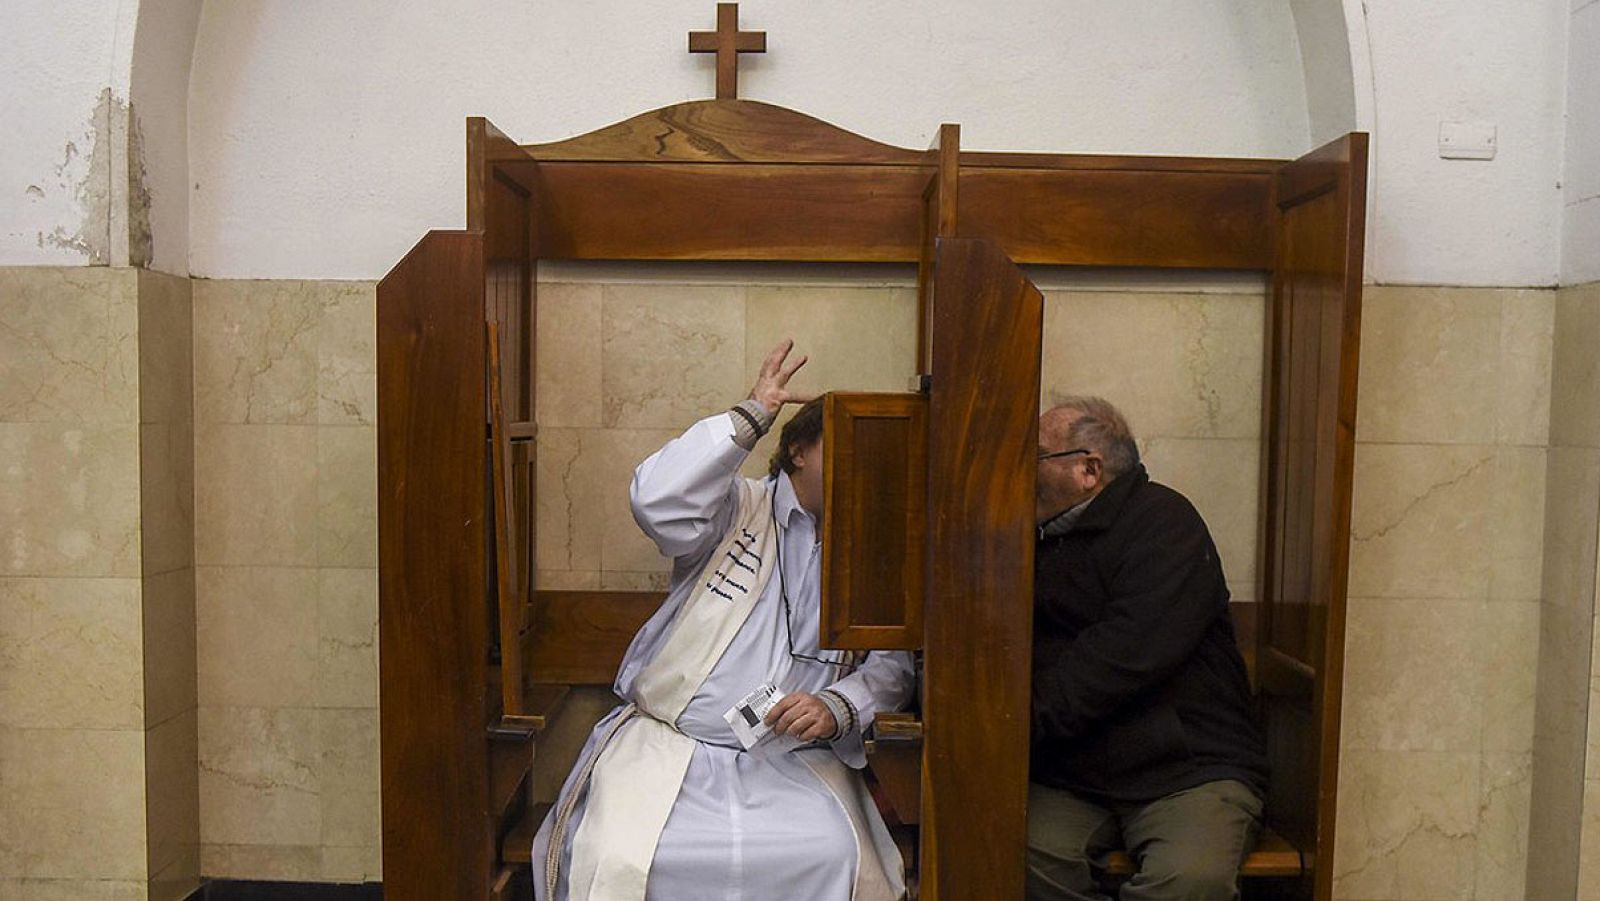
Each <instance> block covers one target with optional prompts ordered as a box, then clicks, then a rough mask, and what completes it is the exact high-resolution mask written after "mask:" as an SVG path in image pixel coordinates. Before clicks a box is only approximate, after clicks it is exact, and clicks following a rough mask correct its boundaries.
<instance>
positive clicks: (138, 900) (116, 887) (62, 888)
mask: <svg viewBox="0 0 1600 901" xmlns="http://www.w3.org/2000/svg"><path fill="white" fill-rule="evenodd" d="M0 898H5V899H7V901H146V894H145V884H144V883H143V882H136V881H130V880H126V879H6V878H3V877H0ZM149 901H155V899H153V898H151V899H149Z"/></svg>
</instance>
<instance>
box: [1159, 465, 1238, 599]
mask: <svg viewBox="0 0 1600 901" xmlns="http://www.w3.org/2000/svg"><path fill="white" fill-rule="evenodd" d="M1140 456H1141V457H1142V458H1143V459H1144V462H1145V468H1146V469H1147V470H1148V471H1149V473H1150V478H1152V479H1154V480H1155V481H1157V482H1160V483H1162V484H1164V485H1167V486H1169V487H1172V488H1176V489H1177V490H1178V491H1180V492H1182V493H1183V495H1184V496H1185V497H1187V498H1188V499H1189V502H1190V503H1192V504H1194V506H1195V509H1196V510H1199V511H1200V515H1201V516H1202V517H1204V519H1205V521H1206V526H1207V527H1208V528H1209V529H1210V530H1211V540H1212V541H1214V542H1216V544H1217V553H1218V554H1220V555H1221V556H1222V571H1223V574H1224V575H1225V576H1227V579H1228V590H1229V591H1230V593H1231V594H1232V595H1233V597H1234V599H1236V600H1251V599H1253V598H1254V597H1255V595H1256V561H1257V555H1258V551H1257V547H1256V544H1257V534H1256V532H1257V528H1258V526H1257V522H1256V520H1257V517H1258V516H1259V506H1260V505H1259V500H1258V499H1259V497H1260V493H1261V447H1260V445H1259V444H1258V443H1257V442H1256V441H1253V440H1239V439H1225V438H1208V439H1188V438H1151V439H1148V440H1146V441H1144V442H1143V444H1142V446H1141V448H1140Z"/></svg>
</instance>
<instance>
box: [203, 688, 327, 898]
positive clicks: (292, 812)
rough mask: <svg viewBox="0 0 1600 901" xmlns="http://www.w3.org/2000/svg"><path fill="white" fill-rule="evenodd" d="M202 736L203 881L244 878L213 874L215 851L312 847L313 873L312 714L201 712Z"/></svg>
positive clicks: (315, 747)
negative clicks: (211, 852)
mask: <svg viewBox="0 0 1600 901" xmlns="http://www.w3.org/2000/svg"><path fill="white" fill-rule="evenodd" d="M202 690H204V688H203V683H202ZM199 734H200V834H201V841H202V842H203V846H202V850H201V866H202V869H203V871H204V873H205V875H207V876H217V875H228V876H234V877H237V878H249V877H248V876H246V875H244V874H242V873H239V872H237V871H230V870H217V869H213V868H212V867H211V866H210V865H209V864H208V863H207V856H208V848H209V846H213V845H243V846H282V845H287V846H297V847H306V848H310V849H311V851H312V854H311V860H312V871H313V872H314V871H315V867H316V865H317V864H318V863H319V856H318V855H317V854H316V848H317V846H318V844H319V843H320V841H321V838H322V803H321V797H320V792H321V785H320V784H319V782H318V778H317V774H318V770H319V765H318V761H319V759H320V757H321V749H320V747H319V737H320V736H319V733H318V729H317V711H315V710H312V709H308V708H287V707H284V708H270V707H206V706H202V707H201V708H200V730H199ZM274 878H293V877H290V876H278V877H274Z"/></svg>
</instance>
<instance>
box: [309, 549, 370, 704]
mask: <svg viewBox="0 0 1600 901" xmlns="http://www.w3.org/2000/svg"><path fill="white" fill-rule="evenodd" d="M317 632H318V652H317V690H316V697H317V706H318V707H370V708H376V707H377V706H378V571H377V570H375V569H321V570H318V571H317Z"/></svg>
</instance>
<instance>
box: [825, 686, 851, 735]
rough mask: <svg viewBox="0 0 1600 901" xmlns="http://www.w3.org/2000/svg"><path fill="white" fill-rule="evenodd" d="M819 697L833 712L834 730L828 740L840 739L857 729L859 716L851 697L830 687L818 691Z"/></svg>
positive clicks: (830, 711)
mask: <svg viewBox="0 0 1600 901" xmlns="http://www.w3.org/2000/svg"><path fill="white" fill-rule="evenodd" d="M817 699H818V700H820V701H821V702H822V705H823V706H824V707H827V708H828V712H829V713H831V714H833V723H834V730H833V734H832V735H830V736H828V738H827V741H830V742H833V741H838V740H839V739H841V738H844V737H845V736H846V735H849V734H851V733H852V732H855V731H857V729H856V726H857V722H858V717H857V716H856V709H855V706H854V705H852V704H851V703H850V701H849V699H847V698H846V697H845V696H844V695H841V694H839V693H838V692H836V691H830V690H828V689H823V690H822V691H820V692H817Z"/></svg>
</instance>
